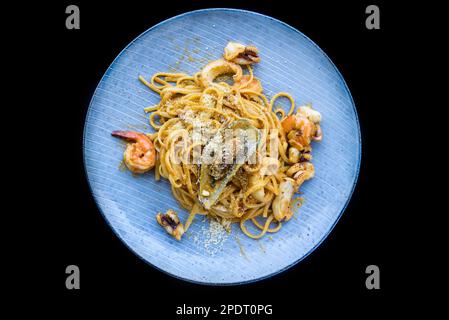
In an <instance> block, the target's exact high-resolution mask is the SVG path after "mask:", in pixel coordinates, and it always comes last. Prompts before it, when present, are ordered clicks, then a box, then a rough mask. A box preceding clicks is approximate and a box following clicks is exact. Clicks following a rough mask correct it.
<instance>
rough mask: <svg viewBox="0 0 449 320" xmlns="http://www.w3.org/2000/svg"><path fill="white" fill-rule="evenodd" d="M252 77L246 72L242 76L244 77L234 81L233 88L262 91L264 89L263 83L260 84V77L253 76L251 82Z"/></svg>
mask: <svg viewBox="0 0 449 320" xmlns="http://www.w3.org/2000/svg"><path fill="white" fill-rule="evenodd" d="M250 79H251V76H249V75H247V74H245V75H243V76H242V78H241V79H240V80H239V81H236V82H234V85H233V88H236V89H240V88H243V89H246V90H251V91H255V92H258V93H262V91H263V89H262V85H261V84H260V81H259V80H258V79H255V78H253V79H252V80H251V82H249V80H250Z"/></svg>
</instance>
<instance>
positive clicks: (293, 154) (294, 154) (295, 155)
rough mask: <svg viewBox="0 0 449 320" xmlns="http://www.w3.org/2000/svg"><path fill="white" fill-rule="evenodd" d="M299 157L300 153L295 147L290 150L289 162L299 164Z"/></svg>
mask: <svg viewBox="0 0 449 320" xmlns="http://www.w3.org/2000/svg"><path fill="white" fill-rule="evenodd" d="M299 156H300V152H299V150H298V149H296V148H295V147H290V148H289V149H288V160H289V161H290V162H291V163H296V162H298V161H299V159H300V157H299Z"/></svg>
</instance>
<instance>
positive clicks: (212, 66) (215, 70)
mask: <svg viewBox="0 0 449 320" xmlns="http://www.w3.org/2000/svg"><path fill="white" fill-rule="evenodd" d="M224 74H234V75H233V76H232V79H233V80H234V81H240V79H241V78H242V74H243V71H242V67H240V66H239V65H238V64H235V63H232V62H229V61H226V60H223V59H218V60H214V61H211V62H209V63H208V64H207V65H206V66H205V67H204V68H203V69H202V70H201V82H202V84H203V86H204V87H209V86H215V87H222V88H223V86H222V85H220V84H219V83H216V82H214V79H215V78H217V77H218V76H220V75H224Z"/></svg>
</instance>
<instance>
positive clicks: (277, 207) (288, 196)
mask: <svg viewBox="0 0 449 320" xmlns="http://www.w3.org/2000/svg"><path fill="white" fill-rule="evenodd" d="M279 191H280V192H279V194H278V195H277V196H276V198H274V200H273V203H272V206H271V208H272V209H273V215H274V218H275V219H276V220H277V221H279V222H281V221H284V220H287V221H288V220H290V218H291V217H292V215H293V212H292V210H291V208H290V203H291V201H292V197H293V194H294V193H295V180H293V179H292V178H287V177H286V178H284V179H283V181H282V182H281V183H280V184H279Z"/></svg>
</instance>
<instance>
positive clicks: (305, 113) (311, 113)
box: [296, 106, 321, 124]
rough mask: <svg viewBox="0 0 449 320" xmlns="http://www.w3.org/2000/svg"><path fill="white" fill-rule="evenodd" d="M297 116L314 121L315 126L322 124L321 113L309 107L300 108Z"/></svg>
mask: <svg viewBox="0 0 449 320" xmlns="http://www.w3.org/2000/svg"><path fill="white" fill-rule="evenodd" d="M296 114H297V115H300V116H302V117H305V118H307V119H309V120H310V121H312V122H313V123H315V124H319V123H320V122H321V113H319V112H318V111H316V110H314V109H312V108H311V107H309V106H301V107H299V108H298V111H297V112H296Z"/></svg>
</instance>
